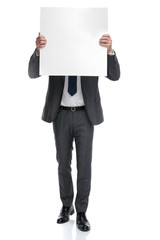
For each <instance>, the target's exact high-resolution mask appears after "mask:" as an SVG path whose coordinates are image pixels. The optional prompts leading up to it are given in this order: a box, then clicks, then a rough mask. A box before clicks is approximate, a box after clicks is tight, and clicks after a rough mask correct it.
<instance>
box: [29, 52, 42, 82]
mask: <svg viewBox="0 0 160 240" xmlns="http://www.w3.org/2000/svg"><path fill="white" fill-rule="evenodd" d="M28 76H29V77H30V78H38V77H40V76H41V75H39V56H37V55H36V48H35V50H34V52H33V54H32V56H31V57H30V60H29V64H28Z"/></svg>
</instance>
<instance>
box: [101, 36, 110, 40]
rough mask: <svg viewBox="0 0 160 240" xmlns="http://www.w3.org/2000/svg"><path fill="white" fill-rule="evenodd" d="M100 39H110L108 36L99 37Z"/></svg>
mask: <svg viewBox="0 0 160 240" xmlns="http://www.w3.org/2000/svg"><path fill="white" fill-rule="evenodd" d="M100 39H106V40H109V39H111V38H110V37H101V38H100Z"/></svg>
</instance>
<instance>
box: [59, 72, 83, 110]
mask: <svg viewBox="0 0 160 240" xmlns="http://www.w3.org/2000/svg"><path fill="white" fill-rule="evenodd" d="M60 105H63V106H68V107H76V106H84V99H83V94H82V88H81V76H77V92H76V93H75V94H74V95H73V96H71V95H70V94H69V92H68V76H65V82H64V88H63V94H62V99H61V104H60Z"/></svg>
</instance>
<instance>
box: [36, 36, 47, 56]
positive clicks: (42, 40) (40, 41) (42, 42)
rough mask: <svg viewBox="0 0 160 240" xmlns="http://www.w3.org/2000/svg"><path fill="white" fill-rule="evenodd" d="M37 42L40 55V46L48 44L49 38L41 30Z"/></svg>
mask: <svg viewBox="0 0 160 240" xmlns="http://www.w3.org/2000/svg"><path fill="white" fill-rule="evenodd" d="M35 42H36V50H37V54H38V55H39V54H40V48H43V47H45V46H46V43H47V40H46V38H45V37H44V36H43V35H40V32H39V35H38V37H37V38H36V41H35Z"/></svg>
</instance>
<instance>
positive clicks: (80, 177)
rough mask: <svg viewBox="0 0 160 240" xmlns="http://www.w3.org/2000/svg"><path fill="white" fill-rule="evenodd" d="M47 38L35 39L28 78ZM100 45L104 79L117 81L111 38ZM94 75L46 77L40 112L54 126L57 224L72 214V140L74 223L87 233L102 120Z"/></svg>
mask: <svg viewBox="0 0 160 240" xmlns="http://www.w3.org/2000/svg"><path fill="white" fill-rule="evenodd" d="M46 44H47V39H46V38H45V36H42V35H40V33H39V36H38V37H37V38H36V48H35V50H34V52H33V54H32V55H31V57H30V60H29V65H28V75H29V77H30V78H38V77H40V75H39V55H40V48H43V47H45V45H46ZM97 44H99V45H100V46H102V47H105V48H106V57H107V76H105V77H106V78H108V79H110V80H113V81H116V80H118V79H119V78H120V66H119V62H118V59H117V56H116V53H115V51H114V50H113V49H112V39H111V37H110V35H109V34H104V35H102V37H101V38H100V39H99V43H97ZM98 80H99V79H98V77H97V76H49V81H48V90H47V93H46V99H45V105H44V108H43V113H42V117H41V118H42V120H44V121H45V122H48V123H51V122H52V123H53V131H54V138H55V146H56V159H57V162H58V177H59V190H60V198H61V201H62V208H61V210H60V214H59V216H58V219H57V223H65V222H68V221H69V216H70V215H72V214H73V213H74V207H73V197H74V191H73V183H72V176H71V160H72V150H73V140H75V146H76V158H77V194H76V200H75V208H76V213H77V215H76V224H77V227H78V229H79V230H81V231H89V230H90V228H91V227H90V223H89V221H88V219H87V217H86V210H87V207H88V201H89V194H90V189H91V162H92V142H93V134H94V125H98V124H100V123H102V122H103V121H104V117H103V110H102V106H101V98H100V94H99V87H98Z"/></svg>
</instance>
